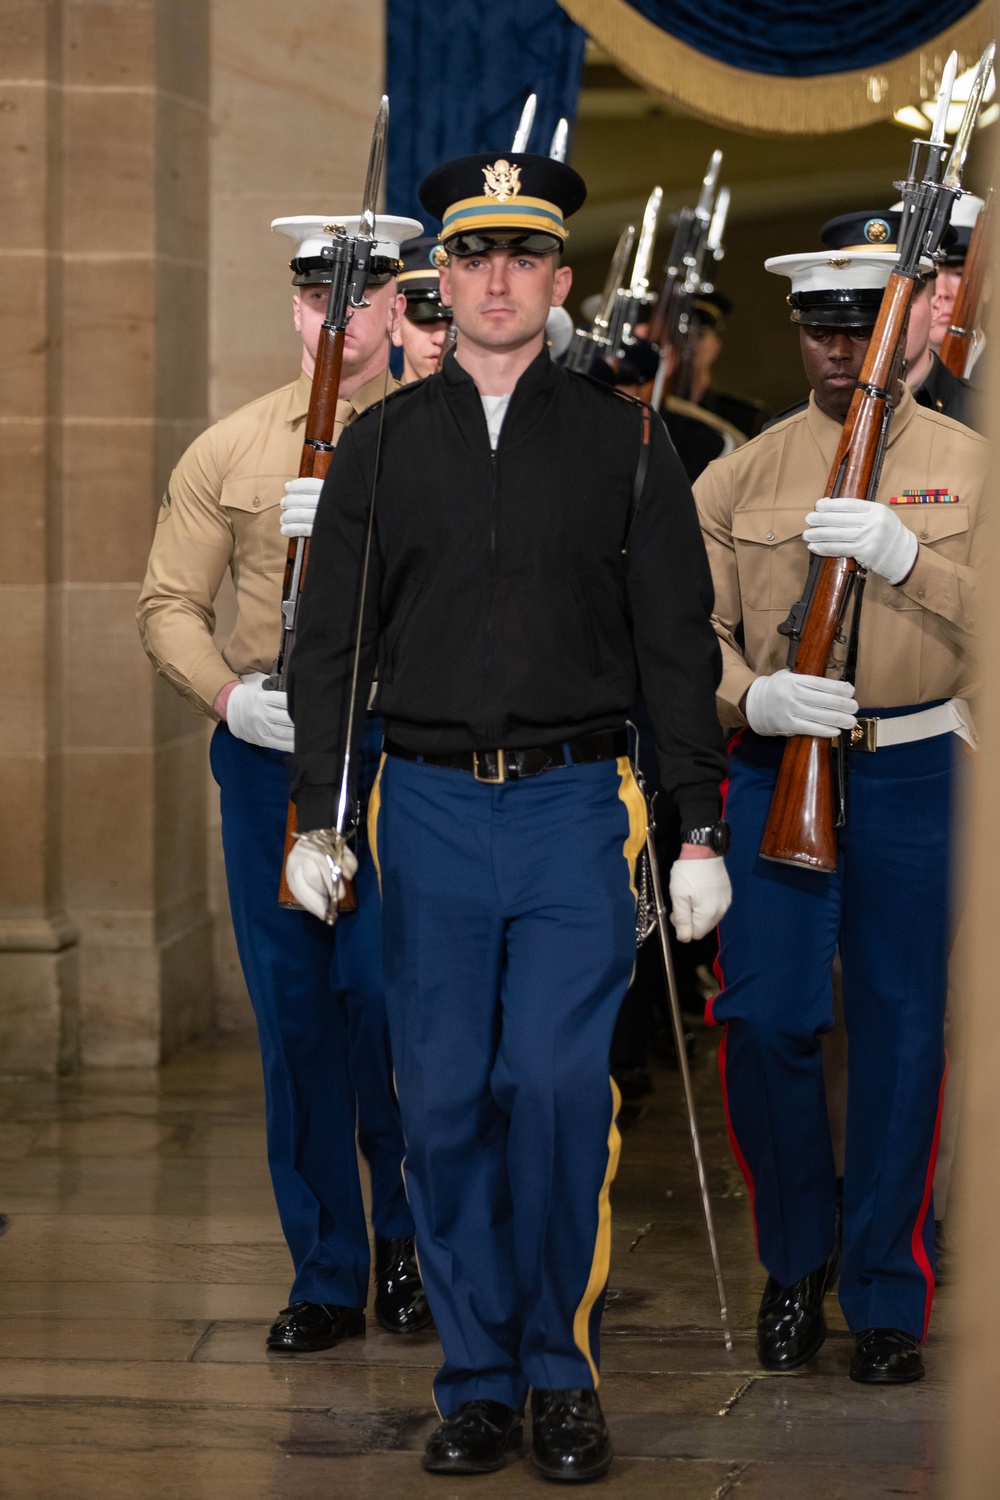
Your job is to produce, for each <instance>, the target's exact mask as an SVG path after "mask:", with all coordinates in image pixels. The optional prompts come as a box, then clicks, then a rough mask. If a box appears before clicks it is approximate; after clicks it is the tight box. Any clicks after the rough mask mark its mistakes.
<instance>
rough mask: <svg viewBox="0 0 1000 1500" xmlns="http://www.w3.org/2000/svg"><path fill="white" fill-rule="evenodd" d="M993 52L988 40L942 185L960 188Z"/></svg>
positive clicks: (987, 81)
mask: <svg viewBox="0 0 1000 1500" xmlns="http://www.w3.org/2000/svg"><path fill="white" fill-rule="evenodd" d="M995 52H996V43H995V42H990V45H989V46H988V47H987V49H986V51H985V52H984V53H983V55H982V57H981V58H980V59H979V67H978V68H977V69H976V76H975V79H974V80H973V84H972V88H971V90H970V91H969V100H968V103H967V104H966V106H965V114H964V115H963V116H962V123H961V125H960V126H959V127H958V134H957V135H956V136H955V144H954V146H953V147H952V152H951V156H950V158H949V161H948V167H947V170H946V171H945V174H944V186H945V187H946V188H960V187H961V186H962V168H963V167H964V166H965V158H966V156H967V154H968V150H969V141H970V140H971V139H972V132H973V130H975V128H976V121H977V120H978V118H979V111H980V109H981V108H982V105H983V98H984V97H985V94H986V86H987V84H988V83H989V81H990V74H991V73H992V72H993V54H994V53H995Z"/></svg>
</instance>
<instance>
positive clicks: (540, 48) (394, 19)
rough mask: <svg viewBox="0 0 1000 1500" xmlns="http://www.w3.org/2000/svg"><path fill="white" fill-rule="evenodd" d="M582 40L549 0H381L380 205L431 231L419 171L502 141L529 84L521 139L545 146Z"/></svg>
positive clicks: (567, 109) (504, 145) (576, 72)
mask: <svg viewBox="0 0 1000 1500" xmlns="http://www.w3.org/2000/svg"><path fill="white" fill-rule="evenodd" d="M585 41H586V36H585V34H584V32H583V31H581V29H580V28H579V26H576V25H574V23H573V22H572V21H571V20H570V18H569V17H568V16H567V15H566V12H565V11H563V10H560V8H559V6H558V5H557V3H556V0H386V93H387V94H388V95H389V111H390V114H389V147H388V161H387V167H386V211H387V212H388V213H394V214H411V215H412V216H413V217H414V218H416V219H419V220H420V221H421V222H422V223H423V224H424V225H425V227H426V228H427V231H428V232H429V233H436V231H437V230H438V229H439V228H440V225H439V224H438V223H437V222H436V221H433V222H432V221H430V219H429V217H428V215H427V213H426V212H425V211H424V210H423V209H422V208H421V206H420V203H419V200H418V199H417V188H418V187H419V185H420V182H421V180H422V179H423V178H424V177H426V175H427V173H428V172H430V171H432V170H433V168H434V167H438V166H440V165H441V163H442V162H445V161H449V160H450V159H451V158H453V157H456V156H471V155H473V154H474V153H476V152H479V151H496V152H498V153H499V152H501V151H509V150H510V145H511V141H512V140H513V138H514V131H515V130H516V129H517V122H518V119H519V118H520V114H521V109H522V107H523V105H524V101H525V99H526V98H527V97H528V95H529V94H530V93H537V94H538V113H537V115H536V116H535V128H534V130H533V132H532V136H531V140H530V142H529V148H528V149H529V150H531V151H537V152H539V153H541V154H543V155H544V154H545V153H547V152H548V149H549V143H550V141H551V139H552V134H553V132H554V130H555V128H556V123H557V122H558V120H559V118H560V117H561V116H562V115H565V116H566V117H567V118H568V119H569V121H570V124H571V125H572V122H573V118H574V115H575V113H576V97H577V93H578V91H579V87H580V71H581V68H582V67H583V48H584V43H585Z"/></svg>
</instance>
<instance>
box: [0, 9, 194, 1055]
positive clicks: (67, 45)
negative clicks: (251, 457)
mask: <svg viewBox="0 0 1000 1500" xmlns="http://www.w3.org/2000/svg"><path fill="white" fill-rule="evenodd" d="M0 26H2V31H0V59H2V62H0V68H2V71H3V74H4V75H5V77H4V78H3V79H2V80H0V146H2V148H3V150H4V156H5V159H6V160H7V161H8V162H13V164H14V170H13V172H11V173H9V174H4V178H3V188H2V189H0V191H2V192H3V193H4V194H5V197H6V200H7V201H5V202H4V203H3V205H2V213H0V253H2V258H3V262H4V273H5V274H4V276H3V278H2V288H3V290H2V293H0V321H2V328H3V343H4V348H5V359H4V361H3V367H2V374H0V505H2V507H3V512H4V514H3V521H2V523H0V524H2V525H3V531H4V535H5V536H6V537H9V538H13V542H12V544H10V545H5V547H4V549H3V552H2V557H0V568H2V573H0V610H2V611H3V624H4V626H5V627H6V628H5V630H4V639H5V641H6V643H7V659H6V677H7V684H8V687H7V693H6V703H5V711H4V713H3V714H2V715H0V726H2V727H0V736H2V738H0V755H2V764H0V839H2V844H3V849H4V858H3V861H2V866H0V1069H2V1070H3V1071H16V1072H40V1073H45V1072H53V1071H55V1070H56V1069H57V1068H58V1067H60V1066H61V1067H66V1066H70V1065H72V1064H73V1063H74V1062H76V1061H77V1060H78V1059H82V1061H83V1062H85V1063H91V1064H101V1065H140V1064H151V1063H155V1062H156V1061H158V1060H159V1059H160V1058H161V1057H162V1056H163V1055H164V1054H165V1053H167V1052H168V1051H170V1050H171V1049H172V1048H173V1047H175V1046H177V1045H178V1044H179V1043H181V1042H182V1041H184V1040H186V1039H187V1038H188V1037H190V1036H192V1035H195V1034H197V1032H198V1031H199V1030H201V1029H203V1028H204V1027H205V1026H206V1025H207V1024H209V1022H210V1019H211V984H210V961H209V942H210V924H209V919H208V914H207V902H206V874H205V862H206V849H205V820H206V812H205V788H204V774H203V765H204V747H205V728H204V725H203V724H202V723H200V722H199V721H198V720H197V719H196V718H194V717H193V716H192V715H191V714H190V713H189V712H188V710H187V709H186V708H185V707H184V705H183V704H182V703H181V702H180V700H178V699H177V698H176V697H175V695H174V694H173V693H172V692H171V691H170V690H169V689H168V688H166V686H165V685H163V684H161V683H159V682H158V680H157V679H155V677H154V674H153V673H152V671H151V670H150V668H149V665H148V663H147V662H146V660H145V658H144V656H143V654H142V650H141V648H140V646H139V642H138V637H137V633H136V628H135V622H134V609H135V600H136V596H137V593H138V589H139V585H140V582H141V579H142V576H143V572H144V569H145V560H146V554H147V551H148V546H149V539H150V535H151V532H152V526H153V518H154V515H155V510H156V505H157V501H158V498H159V496H160V494H161V493H162V490H163V487H164V482H165V479H166V476H167V474H168V473H169V469H170V467H171V465H172V463H173V462H174V460H175V458H176V456H177V454H178V453H179V452H180V451H181V449H182V448H183V447H184V445H185V444H186V443H187V442H189V441H190V440H191V438H192V437H193V436H194V435H195V434H196V433H197V432H198V431H199V430H200V429H201V428H202V427H203V426H204V425H205V423H206V420H207V208H208V157H207V152H208V141H207V138H208V79H209V70H208V42H209V16H208V7H207V0H118V3H105V0H48V3H46V0H24V3H22V4H19V5H13V4H12V5H9V6H8V7H6V8H5V10H4V13H3V16H2V18H0Z"/></svg>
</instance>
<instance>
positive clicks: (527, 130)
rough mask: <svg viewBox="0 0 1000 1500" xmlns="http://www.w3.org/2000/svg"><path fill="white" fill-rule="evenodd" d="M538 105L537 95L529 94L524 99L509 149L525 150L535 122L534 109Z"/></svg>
mask: <svg viewBox="0 0 1000 1500" xmlns="http://www.w3.org/2000/svg"><path fill="white" fill-rule="evenodd" d="M537 106H538V95H537V94H529V95H528V97H527V99H526V100H525V101H524V108H523V109H522V111H521V118H520V120H519V121H518V126H517V129H516V130H515V132H514V144H513V145H512V146H511V148H510V149H511V151H527V149H528V142H529V141H530V140H531V127H532V125H534V123H535V110H536V108H537Z"/></svg>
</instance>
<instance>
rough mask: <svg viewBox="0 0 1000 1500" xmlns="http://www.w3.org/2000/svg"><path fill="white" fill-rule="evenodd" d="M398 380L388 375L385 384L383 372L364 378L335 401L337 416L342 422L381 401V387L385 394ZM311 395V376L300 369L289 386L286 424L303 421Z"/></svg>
mask: <svg viewBox="0 0 1000 1500" xmlns="http://www.w3.org/2000/svg"><path fill="white" fill-rule="evenodd" d="M398 386H399V382H398V381H397V380H394V379H393V377H392V376H391V375H390V376H389V384H388V386H386V385H385V372H384V371H383V370H380V371H379V373H378V374H377V375H376V376H374V377H373V379H371V380H366V381H365V383H364V385H362V386H359V387H358V389H357V390H356V391H355V392H354V393H353V395H350V396H347V397H344V398H343V399H342V400H339V401H338V402H337V418H338V420H339V421H340V422H341V423H343V422H346V421H347V420H348V419H349V418H350V417H355V416H357V415H358V413H359V412H362V411H364V409H365V407H366V406H373V405H374V403H375V402H376V401H381V399H382V391H383V388H384V389H385V390H386V394H387V395H388V394H390V393H391V392H392V391H395V390H397V389H398ZM311 396H312V377H311V376H309V375H307V374H306V372H305V370H300V371H299V375H298V379H297V380H296V381H295V383H294V385H293V386H292V388H291V392H290V395H289V400H288V424H289V426H290V427H295V426H296V425H297V424H298V423H299V422H302V421H304V419H305V417H306V416H307V414H308V412H309V400H310V397H311Z"/></svg>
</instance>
